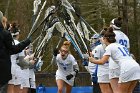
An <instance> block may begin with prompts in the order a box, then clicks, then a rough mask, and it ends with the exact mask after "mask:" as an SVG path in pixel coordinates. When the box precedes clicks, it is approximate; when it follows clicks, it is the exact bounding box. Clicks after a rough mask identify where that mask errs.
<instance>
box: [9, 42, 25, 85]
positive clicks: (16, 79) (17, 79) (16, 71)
mask: <svg viewBox="0 0 140 93" xmlns="http://www.w3.org/2000/svg"><path fill="white" fill-rule="evenodd" d="M14 43H15V45H16V44H18V43H19V41H18V40H14ZM19 56H24V52H23V51H22V52H20V53H18V54H14V55H11V63H12V66H11V73H12V79H11V80H10V81H9V82H8V84H14V85H20V84H21V78H22V75H21V71H22V70H21V68H20V67H19V66H18V65H17V59H18V57H19Z"/></svg>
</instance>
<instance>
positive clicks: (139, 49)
mask: <svg viewBox="0 0 140 93" xmlns="http://www.w3.org/2000/svg"><path fill="white" fill-rule="evenodd" d="M33 1H34V0H1V2H0V10H1V11H2V12H3V13H4V14H5V16H6V17H7V18H8V20H9V22H12V21H17V22H18V23H19V24H20V29H21V33H22V34H21V37H20V40H23V39H25V38H26V36H27V35H28V33H29V31H30V29H31V26H32V15H33V11H32V10H33ZM43 2H44V0H42V4H43ZM69 2H71V3H72V4H73V5H74V6H75V7H76V9H77V12H79V13H80V14H81V15H82V16H83V18H84V19H85V20H86V21H87V22H88V23H89V24H90V25H91V26H92V27H93V28H94V29H95V30H96V31H97V32H100V31H101V29H102V28H103V27H104V26H108V25H109V23H110V21H111V20H112V19H113V18H115V17H118V16H121V17H123V20H124V21H123V32H124V33H126V34H127V35H128V37H129V38H130V44H131V50H130V51H131V53H133V54H134V55H135V56H136V59H137V61H138V62H139V61H140V37H139V35H140V23H139V21H140V16H138V15H140V0H69ZM54 3H55V0H47V6H46V9H47V7H49V6H50V5H52V4H54ZM40 7H41V6H40ZM43 15H44V13H42V15H41V16H42V17H41V18H43ZM39 30H41V29H39ZM36 35H37V34H35V35H34V36H36ZM58 36H59V35H58ZM58 36H57V35H54V36H53V38H52V39H51V41H50V42H49V44H48V46H47V51H46V54H45V57H44V60H45V64H44V65H43V69H45V68H46V67H48V66H49V64H50V61H51V58H52V50H53V48H54V47H55V46H56V44H57V42H58V38H59V37H58ZM33 38H34V37H33ZM71 50H72V54H74V55H75V56H76V59H77V60H78V62H79V65H80V67H81V71H84V70H85V69H84V68H83V66H82V65H81V60H80V59H79V57H78V55H77V53H75V51H74V49H73V47H72V48H71ZM54 70H55V66H50V68H49V67H48V70H47V71H54Z"/></svg>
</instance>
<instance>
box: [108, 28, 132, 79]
mask: <svg viewBox="0 0 140 93" xmlns="http://www.w3.org/2000/svg"><path fill="white" fill-rule="evenodd" d="M113 32H114V33H115V35H116V36H115V39H116V42H117V43H119V44H121V45H124V46H125V47H127V48H128V49H129V48H130V44H129V39H128V37H127V36H126V35H125V34H124V33H123V32H122V31H120V30H114V31H113ZM109 61H110V62H109V69H110V70H109V78H110V79H111V78H118V77H119V75H120V72H119V71H120V70H119V66H118V64H115V63H116V62H113V60H112V59H111V58H110V59H109ZM111 61H112V62H111Z"/></svg>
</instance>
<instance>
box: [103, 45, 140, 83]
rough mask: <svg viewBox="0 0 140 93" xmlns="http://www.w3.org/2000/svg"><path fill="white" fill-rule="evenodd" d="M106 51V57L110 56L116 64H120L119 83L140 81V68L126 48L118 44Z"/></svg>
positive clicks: (110, 46)
mask: <svg viewBox="0 0 140 93" xmlns="http://www.w3.org/2000/svg"><path fill="white" fill-rule="evenodd" d="M105 50H106V52H105V53H104V55H109V56H110V57H111V58H112V59H113V60H114V62H115V64H118V66H119V67H120V76H119V83H122V82H128V81H133V80H139V79H140V66H139V64H138V63H137V62H136V61H135V60H134V59H133V58H132V57H131V56H130V54H129V51H128V49H127V48H126V47H124V46H122V45H120V44H118V43H112V44H110V45H108V46H107V47H106V49H105ZM111 66H113V65H111ZM111 66H110V67H111Z"/></svg>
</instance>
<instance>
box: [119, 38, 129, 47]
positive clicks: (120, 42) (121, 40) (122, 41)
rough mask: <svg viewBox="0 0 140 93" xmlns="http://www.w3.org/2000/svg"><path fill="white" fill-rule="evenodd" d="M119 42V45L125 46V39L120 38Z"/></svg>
mask: <svg viewBox="0 0 140 93" xmlns="http://www.w3.org/2000/svg"><path fill="white" fill-rule="evenodd" d="M119 44H121V45H123V46H125V47H127V40H123V39H120V40H119Z"/></svg>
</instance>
